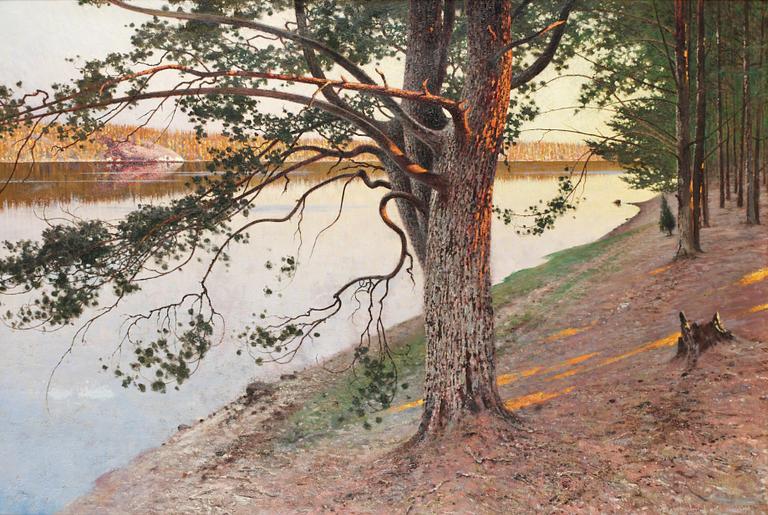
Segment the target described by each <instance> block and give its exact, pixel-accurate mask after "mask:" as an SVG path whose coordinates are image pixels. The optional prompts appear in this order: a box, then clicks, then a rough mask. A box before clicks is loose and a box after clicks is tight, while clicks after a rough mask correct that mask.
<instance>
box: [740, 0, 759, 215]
mask: <svg viewBox="0 0 768 515" xmlns="http://www.w3.org/2000/svg"><path fill="white" fill-rule="evenodd" d="M749 7H750V2H749V0H745V1H744V40H743V47H742V50H743V52H744V54H743V60H742V73H743V86H742V95H743V100H742V105H743V108H744V109H743V112H744V118H743V121H742V125H743V127H744V134H743V136H742V146H744V155H743V156H742V159H743V165H742V168H743V169H744V177H745V179H746V182H747V223H748V224H751V225H754V224H759V223H760V216H759V213H758V202H759V200H758V199H759V197H758V195H759V191H760V188H759V186H758V184H757V170H755V166H754V162H753V160H752V155H753V154H752V151H753V146H754V145H753V141H752V116H751V115H752V113H751V112H750V103H751V102H750V100H751V98H750V95H751V91H750V83H749ZM741 187H742V188H743V185H742V186H741Z"/></svg>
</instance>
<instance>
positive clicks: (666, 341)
mask: <svg viewBox="0 0 768 515" xmlns="http://www.w3.org/2000/svg"><path fill="white" fill-rule="evenodd" d="M679 337H680V333H679V332H676V333H672V334H670V335H669V336H665V337H664V338H661V339H659V340H655V341H652V342H650V343H646V344H644V345H640V346H639V347H635V348H634V349H632V350H631V351H629V352H625V353H624V354H619V355H618V356H611V357H610V358H605V359H604V360H603V361H601V362H600V365H599V366H605V365H610V364H612V363H616V362H617V361H621V360H624V359H627V358H631V357H632V356H635V355H637V354H640V353H641V352H646V351H649V350H655V349H660V348H662V347H671V346H672V345H675V344H677V339H678V338H679Z"/></svg>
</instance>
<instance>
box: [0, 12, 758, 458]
mask: <svg viewBox="0 0 768 515" xmlns="http://www.w3.org/2000/svg"><path fill="white" fill-rule="evenodd" d="M81 2H82V3H87V4H93V5H97V6H100V7H108V8H110V9H123V10H125V11H126V12H132V13H135V14H141V15H144V17H145V21H144V22H143V23H141V24H140V25H137V26H136V27H135V33H134V35H133V37H132V39H131V42H132V45H133V46H132V48H131V49H130V50H129V51H126V52H112V53H107V54H106V55H105V56H104V57H103V58H102V59H94V60H90V61H87V62H85V63H84V64H83V65H82V67H81V69H80V72H81V75H80V77H78V79H76V80H74V81H72V82H69V83H64V84H55V85H53V86H51V88H50V89H47V90H43V89H34V88H33V89H31V90H27V89H22V90H19V91H17V90H16V89H14V88H13V87H0V136H3V135H4V136H5V137H13V136H14V135H16V134H17V133H18V131H19V130H24V131H25V134H26V137H24V138H22V140H21V149H22V150H24V149H25V148H26V149H28V148H29V146H30V145H34V144H35V142H36V141H38V139H37V138H38V136H37V135H38V134H46V130H48V131H51V132H53V133H55V135H56V137H57V138H60V139H62V138H66V139H68V140H69V141H71V143H72V144H73V145H77V144H79V143H82V142H84V141H89V140H93V139H94V138H97V137H98V134H99V132H100V131H101V130H103V129H104V127H105V126H106V125H107V124H108V122H109V121H110V120H111V119H113V118H114V116H116V114H118V113H120V112H122V111H124V110H126V109H134V108H136V107H137V106H138V105H140V104H139V103H140V102H153V103H154V104H153V105H154V107H153V108H152V109H151V110H150V111H149V112H148V113H146V116H145V118H146V119H147V120H150V119H152V117H153V116H155V115H156V114H157V113H158V112H160V110H161V109H162V108H163V106H168V107H172V108H173V109H174V112H175V111H176V110H178V111H179V112H183V113H184V114H186V115H187V117H188V118H189V119H190V120H191V122H192V123H193V124H195V130H196V133H197V135H198V136H199V137H200V138H205V136H206V135H207V132H206V131H207V127H210V126H212V125H215V126H221V127H223V128H224V130H223V134H224V135H225V136H226V137H228V138H230V139H231V140H232V141H233V142H236V143H237V144H236V145H232V146H227V147H226V148H224V149H223V150H219V151H215V152H214V153H213V154H214V162H213V164H212V166H216V167H218V169H223V170H226V173H224V174H220V175H218V176H217V177H216V178H215V179H213V178H208V177H196V178H195V179H194V182H193V184H192V187H191V188H190V190H191V191H190V192H189V194H187V195H185V196H183V197H181V198H177V199H174V200H173V201H170V202H168V203H167V204H164V205H141V206H139V207H138V208H137V209H136V210H135V211H133V212H131V213H129V214H128V215H127V216H126V217H125V218H124V219H122V220H120V221H117V222H115V221H106V220H82V219H72V220H67V221H63V222H60V223H58V222H57V223H54V224H51V225H50V227H48V228H47V229H46V230H45V231H44V233H43V235H42V239H41V240H24V241H20V242H9V243H6V245H5V249H4V255H3V256H0V295H2V294H21V295H26V296H27V297H31V299H30V300H29V302H28V303H27V304H25V305H24V306H23V307H22V308H21V309H19V310H17V311H16V312H13V313H9V314H8V316H7V319H8V323H10V324H12V325H13V326H14V327H17V328H28V327H58V326H61V325H65V324H71V323H73V322H74V321H76V320H78V319H80V318H81V317H86V316H91V315H92V318H89V319H88V320H87V322H86V324H85V328H86V329H87V327H89V326H90V324H91V323H93V322H94V321H95V320H97V319H98V318H99V317H100V316H104V315H105V314H107V313H109V312H110V311H111V310H112V309H114V308H115V307H116V306H117V305H118V304H119V303H120V302H121V301H122V299H123V298H124V297H126V296H128V295H132V294H136V292H137V291H140V289H141V286H142V285H143V284H144V282H145V281H151V280H153V279H156V278H159V277H164V276H167V275H169V274H174V273H178V272H179V271H181V270H182V268H183V267H184V266H185V265H186V264H187V263H189V262H190V261H191V260H193V259H205V260H206V262H207V270H206V271H205V273H204V274H202V276H201V277H199V283H198V284H199V288H198V290H196V291H192V292H190V293H188V294H187V295H184V296H183V297H182V298H180V299H178V301H177V302H174V303H172V304H168V305H164V306H156V307H153V308H150V309H149V310H148V311H147V312H145V313H139V314H136V315H135V316H134V317H132V318H131V319H130V321H129V323H128V324H127V327H128V333H127V334H126V335H125V340H124V341H125V342H126V343H125V345H128V344H132V345H133V348H134V355H135V359H134V361H132V362H130V363H127V364H126V363H123V364H122V365H123V367H122V368H120V366H118V367H117V368H115V369H114V372H115V375H116V376H117V377H118V378H119V380H120V381H121V382H122V384H123V385H124V386H126V387H129V386H133V387H136V388H138V389H139V390H141V391H145V390H153V391H160V392H162V391H165V389H166V387H168V386H171V387H177V388H178V387H179V385H181V384H182V383H184V382H185V381H187V380H188V379H189V377H190V375H191V374H192V373H193V371H194V370H195V369H197V367H198V366H200V362H201V361H202V360H203V359H204V358H205V356H206V355H207V354H208V352H209V351H210V350H211V347H212V345H213V342H214V341H217V338H218V337H219V336H220V334H219V333H217V330H218V326H217V322H219V321H220V319H221V318H222V314H220V313H219V312H218V311H217V310H216V307H215V306H214V305H213V303H212V300H211V297H210V295H209V291H208V288H209V282H210V281H211V280H212V279H211V271H212V270H213V269H214V268H215V267H216V266H217V265H221V263H224V262H227V261H228V250H229V248H230V247H231V246H233V245H244V244H249V243H251V242H252V240H251V232H252V231H256V230H258V228H259V227H261V226H262V225H263V224H276V223H297V221H298V223H300V220H301V218H302V217H303V216H304V214H305V213H304V208H305V206H306V203H307V201H308V199H309V198H310V197H311V196H312V195H313V194H314V193H315V192H317V191H318V190H320V189H323V188H326V187H329V186H331V185H343V187H344V188H346V186H347V185H348V184H350V183H352V182H357V183H359V184H361V185H363V186H364V187H367V188H370V189H372V190H376V191H381V192H382V195H381V198H380V200H379V202H378V206H377V207H378V213H379V217H380V222H381V223H382V224H383V226H385V227H386V228H388V229H389V230H391V231H392V233H393V234H394V235H395V236H396V239H397V241H398V242H399V244H398V245H397V246H396V248H394V249H389V250H391V251H392V252H389V253H386V249H382V250H381V252H382V255H383V256H385V257H386V259H382V262H384V263H387V262H391V266H388V267H385V269H384V270H381V269H376V270H371V271H370V272H369V273H366V274H364V275H361V276H359V277H350V279H349V281H347V282H346V283H344V284H341V285H340V286H339V287H338V289H336V290H335V291H332V292H329V296H328V297H327V299H326V301H324V302H322V303H320V304H319V305H316V306H309V307H306V308H305V307H302V309H300V310H298V311H297V313H295V314H294V315H289V316H279V317H267V316H265V315H263V314H261V315H255V314H254V317H253V320H249V321H248V322H247V325H245V327H243V328H242V330H241V331H240V332H239V333H238V338H239V342H240V344H241V346H242V347H243V348H244V349H245V350H246V351H247V352H246V353H245V354H246V355H248V356H251V357H254V360H255V361H256V362H257V363H262V362H264V361H266V360H273V361H280V362H284V361H287V360H290V359H291V357H292V356H294V355H295V353H296V352H297V351H298V349H299V348H301V347H302V346H303V345H311V344H312V342H313V341H314V339H315V338H317V337H318V336H319V335H320V331H321V329H322V327H323V324H324V323H325V322H326V321H327V320H328V319H330V318H331V317H333V316H336V315H337V314H338V313H340V312H341V311H342V308H343V307H344V306H346V305H347V304H354V303H356V304H357V305H364V306H365V307H366V310H367V313H368V319H367V322H368V324H367V326H366V328H365V331H364V332H363V333H362V334H361V336H360V342H359V345H358V347H357V348H356V350H355V353H354V359H355V363H356V364H357V365H359V366H362V367H363V368H364V374H363V375H364V376H365V377H366V382H365V383H364V384H363V385H362V386H361V387H360V388H359V390H358V392H359V393H360V398H357V397H356V402H357V406H358V407H359V408H360V411H361V412H363V411H364V410H363V407H365V408H369V407H371V406H374V407H376V408H381V407H387V406H389V403H390V402H391V401H392V400H393V399H394V397H395V395H396V394H397V392H398V391H399V389H400V387H401V386H402V384H401V383H399V382H398V376H397V370H396V368H394V364H393V362H392V361H391V360H388V356H389V355H390V349H389V348H388V346H387V339H386V334H385V332H384V321H383V315H382V305H383V303H384V302H385V300H386V297H387V293H388V291H389V288H390V285H391V281H392V280H393V279H394V278H395V277H397V276H399V275H403V274H408V273H409V272H410V270H411V269H412V267H413V266H414V264H415V263H418V264H419V265H420V266H421V268H422V270H423V272H424V282H425V286H424V297H423V301H424V312H425V335H426V336H425V347H426V352H425V355H426V357H425V382H424V404H423V415H422V420H421V425H420V427H419V430H418V432H417V434H416V435H415V436H414V439H413V441H412V443H414V444H420V443H422V442H424V441H426V440H431V439H433V438H435V437H438V436H441V435H445V434H454V433H453V431H454V430H455V429H456V428H460V427H462V423H463V422H466V421H467V420H470V419H471V420H476V418H477V417H478V416H485V417H488V418H490V419H491V420H494V421H497V422H502V423H503V422H509V421H511V420H513V419H514V415H512V414H511V413H510V412H509V411H508V410H507V409H506V408H505V406H504V403H503V402H502V399H501V397H500V395H499V391H498V385H497V382H496V370H495V353H496V342H495V339H494V315H493V305H492V299H491V270H490V242H491V230H490V229H491V221H492V218H493V216H494V215H497V216H498V215H499V214H501V216H502V217H503V218H505V219H506V218H514V217H515V216H519V215H520V214H519V213H515V212H514V210H509V209H500V208H498V207H496V206H494V204H493V183H494V180H495V176H496V170H497V166H498V160H499V156H500V155H502V154H503V153H505V151H506V150H508V149H509V148H510V147H512V146H514V144H515V142H516V141H517V140H518V139H519V136H520V132H521V125H522V124H523V123H525V122H528V121H530V120H532V119H533V118H535V116H536V115H537V114H538V108H537V107H536V105H535V102H534V95H533V94H534V92H535V91H536V90H538V89H541V88H546V87H547V85H548V81H545V80H542V79H541V77H540V76H541V73H542V72H544V71H545V70H546V69H548V68H554V69H555V70H557V71H564V70H565V69H566V68H567V63H568V62H569V61H570V60H571V59H573V58H574V57H575V56H577V55H578V56H580V57H582V58H584V59H586V60H588V61H589V62H590V63H592V65H593V67H594V73H593V74H591V75H590V76H589V77H588V78H589V79H590V80H589V81H588V83H587V84H586V85H585V86H584V89H583V90H582V101H583V108H585V109H587V108H589V109H592V108H595V109H602V110H608V111H610V112H611V113H612V114H613V117H612V119H611V121H610V128H611V129H612V130H613V135H612V136H609V137H607V138H606V137H602V136H599V135H597V134H596V135H593V136H594V137H593V138H592V141H591V142H590V145H591V146H592V149H593V150H594V151H595V152H596V153H597V154H599V155H603V156H605V157H606V158H607V159H609V160H615V161H618V162H620V163H621V164H623V165H624V166H625V167H626V168H627V169H628V170H629V174H630V177H631V182H632V183H633V184H635V185H636V186H639V187H651V188H655V189H657V190H659V191H676V192H677V197H678V218H679V220H678V226H679V240H680V245H679V250H678V255H679V256H693V255H695V254H696V253H698V252H699V251H700V250H701V248H702V246H701V241H700V227H701V224H702V221H703V224H704V225H706V224H707V223H708V221H709V216H708V205H709V204H708V198H709V195H710V192H709V187H708V186H709V184H710V182H711V179H712V176H713V175H715V174H717V175H718V177H719V178H720V179H721V180H720V188H721V190H720V192H721V193H720V205H721V206H724V205H725V202H726V201H727V199H728V197H729V196H731V197H735V199H736V201H737V203H738V204H739V206H741V205H742V204H743V205H744V206H745V208H746V215H745V217H746V220H747V222H749V223H752V224H757V223H759V210H758V203H759V181H760V173H761V172H760V171H759V170H762V173H763V174H764V173H765V167H764V164H763V163H762V161H764V157H763V156H765V136H766V132H767V131H766V127H765V120H764V111H763V104H764V103H765V93H766V72H765V70H764V68H765V66H763V62H764V58H765V56H764V53H765V46H766V45H765V28H766V25H765V24H766V19H765V18H766V2H750V1H749V0H745V1H739V0H734V1H733V2H717V1H714V0H695V3H692V2H690V1H688V0H633V1H631V2H628V1H626V0H535V1H533V0H518V1H516V2H510V1H509V0H464V1H459V0H410V1H389V0H387V1H379V0H350V1H349V2H338V1H336V0H195V1H186V0H184V1H182V0H169V1H168V3H169V6H167V7H166V8H162V9H156V8H153V7H148V6H146V4H144V3H142V2H134V1H131V0H81ZM275 12H283V13H287V14H290V17H291V20H292V21H291V22H290V23H288V24H286V25H284V26H283V25H282V24H281V26H277V25H275V24H274V23H272V22H273V21H274V19H273V16H274V14H275ZM394 57H399V58H402V59H404V61H405V67H404V73H403V76H402V77H401V78H400V79H401V80H400V81H398V83H399V84H402V87H395V86H392V85H391V83H390V81H388V78H387V77H386V76H385V75H384V74H383V73H382V72H381V70H380V68H379V66H378V65H379V64H380V63H381V62H382V60H384V59H385V58H394ZM371 70H373V71H371ZM567 73H568V72H567V71H566V72H564V74H567ZM159 76H161V77H171V78H172V80H173V81H174V83H175V86H174V87H172V88H170V89H169V88H167V87H165V86H164V84H167V82H163V83H161V84H160V85H158V82H157V81H156V80H154V79H156V78H157V77H159ZM297 85H301V86H303V88H304V89H301V88H297ZM35 87H37V86H35ZM307 87H311V88H313V90H314V92H313V93H307V89H306V88H307ZM17 89H18V87H17ZM24 91H27V92H26V93H24ZM264 99H272V100H278V101H282V102H285V103H286V104H291V105H294V106H296V109H295V110H293V111H288V110H286V111H285V112H282V113H278V114H270V113H268V112H265V110H263V109H260V107H261V104H260V102H262V101H263V100H264ZM143 105H146V104H143ZM310 134H316V135H319V137H321V138H322V139H323V141H324V143H323V144H322V145H313V144H310V145H308V144H305V143H304V142H303V141H305V140H303V139H302V138H305V137H306V136H307V135H310ZM257 138H258V140H257ZM255 141H258V142H259V143H258V144H256V143H254V142H255ZM298 155H300V156H301V157H299V158H298V159H297V156H298ZM361 156H366V157H365V158H363V157H361ZM325 159H335V160H338V161H339V162H343V163H345V165H346V166H345V168H344V169H343V173H338V174H334V175H329V176H328V177H327V178H325V179H323V180H322V181H319V182H318V183H316V184H312V185H310V186H307V188H306V190H305V191H304V192H303V193H302V194H301V195H300V196H299V197H298V198H297V199H295V203H294V204H292V205H291V207H290V209H289V210H287V211H286V212H285V213H284V215H283V216H278V217H260V216H259V213H260V210H258V209H254V207H256V205H257V204H258V201H259V195H260V193H261V192H262V191H264V189H265V188H267V187H269V186H270V185H274V184H283V183H285V182H287V181H289V180H290V179H291V178H292V177H293V176H295V175H296V174H297V173H298V172H299V171H300V170H302V169H305V168H306V167H307V166H309V165H312V164H314V163H317V162H319V161H322V160H325ZM374 173H376V175H373V174H374ZM292 174H293V175H292ZM574 188H575V183H574V182H572V181H571V180H570V179H568V178H562V180H561V181H560V188H559V191H558V196H557V197H556V198H555V199H553V200H550V201H548V202H546V203H544V202H543V201H541V204H539V205H540V206H541V207H535V206H534V207H532V208H531V209H532V211H530V212H528V213H527V214H524V216H526V218H524V220H525V221H526V223H529V224H531V225H530V226H529V231H530V232H531V233H532V234H540V232H542V231H544V230H546V229H547V228H549V227H551V225H552V224H553V223H554V220H555V219H556V218H557V217H558V216H561V215H562V214H564V213H565V212H567V211H568V209H569V208H570V207H572V206H571V204H570V203H569V199H570V198H571V197H570V196H571V195H572V193H573V191H574ZM531 200H532V202H536V201H537V200H539V199H531ZM393 207H396V208H397V210H398V212H399V215H400V217H399V220H400V221H399V222H397V221H396V220H395V218H394V217H393V216H392V215H391V211H390V210H391V208H393ZM343 208H344V196H343V194H342V195H341V199H340V204H339V210H340V212H341V211H342V210H343ZM287 230H291V231H293V230H294V228H292V227H288V228H287ZM385 253H386V255H385ZM339 260H340V263H343V255H341V256H340V257H339ZM296 266H299V264H298V263H297V262H295V261H292V262H291V266H290V270H289V272H291V273H292V272H293V271H294V269H295V267H296ZM341 266H343V265H341ZM104 291H111V293H112V297H111V298H110V300H108V301H107V302H105V301H104V300H103V298H102V294H103V292H104ZM0 300H2V299H1V298H0ZM254 304H256V305H258V298H255V299H254ZM94 313H95V314H94ZM281 315H282V314H281ZM153 320H158V321H159V322H158V324H159V327H158V328H157V337H156V338H154V339H152V340H150V341H147V340H142V339H132V338H131V329H132V328H134V327H135V326H136V324H139V323H143V322H147V321H153ZM119 338H120V337H119V336H117V335H116V339H119ZM369 350H375V351H377V352H369Z"/></svg>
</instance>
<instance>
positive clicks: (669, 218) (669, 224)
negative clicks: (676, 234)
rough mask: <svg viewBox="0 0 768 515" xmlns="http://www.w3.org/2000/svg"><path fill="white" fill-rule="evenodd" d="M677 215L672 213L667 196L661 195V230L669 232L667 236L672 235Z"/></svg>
mask: <svg viewBox="0 0 768 515" xmlns="http://www.w3.org/2000/svg"><path fill="white" fill-rule="evenodd" d="M676 225H677V224H676V223H675V215H673V214H672V210H671V209H669V203H668V202H667V197H665V196H664V195H662V196H661V214H660V215H659V230H660V231H661V232H665V233H667V236H672V231H674V230H675V226H676Z"/></svg>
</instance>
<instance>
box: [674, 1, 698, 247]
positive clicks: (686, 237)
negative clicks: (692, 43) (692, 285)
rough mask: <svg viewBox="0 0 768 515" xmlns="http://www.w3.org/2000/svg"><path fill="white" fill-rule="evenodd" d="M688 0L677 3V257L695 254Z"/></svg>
mask: <svg viewBox="0 0 768 515" xmlns="http://www.w3.org/2000/svg"><path fill="white" fill-rule="evenodd" d="M688 16H689V10H688V0H675V75H676V77H677V112H676V124H675V132H676V139H677V225H678V235H679V240H678V247H677V256H678V257H688V256H693V255H694V254H696V252H697V250H696V240H695V233H694V231H693V220H694V205H693V183H692V173H691V172H692V170H691V133H690V127H691V106H690V94H691V92H690V80H689V77H690V74H689V68H690V67H689V61H688V57H689V54H688Z"/></svg>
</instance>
